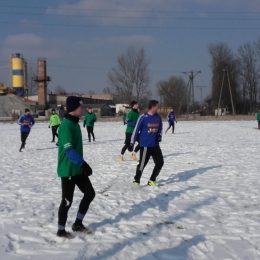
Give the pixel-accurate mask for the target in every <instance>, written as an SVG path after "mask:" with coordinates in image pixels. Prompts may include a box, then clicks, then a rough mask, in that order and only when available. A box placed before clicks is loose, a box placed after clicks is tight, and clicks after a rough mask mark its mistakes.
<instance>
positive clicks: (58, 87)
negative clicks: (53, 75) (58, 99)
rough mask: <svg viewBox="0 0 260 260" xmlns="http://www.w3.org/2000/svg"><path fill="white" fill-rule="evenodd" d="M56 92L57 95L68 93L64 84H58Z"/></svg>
mask: <svg viewBox="0 0 260 260" xmlns="http://www.w3.org/2000/svg"><path fill="white" fill-rule="evenodd" d="M54 93H55V94H56V95H65V94H66V93H67V91H66V89H65V88H63V87H62V86H57V87H55V88H54Z"/></svg>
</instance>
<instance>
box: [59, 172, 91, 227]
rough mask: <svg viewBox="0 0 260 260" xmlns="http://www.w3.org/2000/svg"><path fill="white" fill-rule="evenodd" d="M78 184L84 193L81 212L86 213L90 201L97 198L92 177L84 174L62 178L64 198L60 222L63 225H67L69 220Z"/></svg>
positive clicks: (60, 208) (60, 210) (80, 205)
mask: <svg viewBox="0 0 260 260" xmlns="http://www.w3.org/2000/svg"><path fill="white" fill-rule="evenodd" d="M76 185H77V186H78V188H79V189H80V191H81V192H82V193H83V194H84V196H83V198H82V200H81V202H80V204H79V210H78V211H79V213H81V214H83V215H85V214H86V213H87V211H88V208H89V205H90V203H91V202H92V200H93V199H94V198H95V190H94V188H93V186H92V184H91V182H90V179H89V178H88V177H87V176H85V175H84V174H79V175H76V176H73V177H63V178H61V189H62V199H61V204H60V207H59V213H58V224H59V225H61V226H65V224H66V222H67V217H68V211H69V208H70V207H71V204H72V201H73V194H74V190H75V186H76Z"/></svg>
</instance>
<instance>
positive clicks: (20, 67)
mask: <svg viewBox="0 0 260 260" xmlns="http://www.w3.org/2000/svg"><path fill="white" fill-rule="evenodd" d="M10 66H11V85H12V88H7V87H6V86H5V85H3V84H2V85H1V86H0V120H10V119H13V120H15V119H17V118H18V117H19V116H20V115H21V114H22V113H24V109H25V108H29V109H30V110H31V113H32V115H34V116H35V117H43V118H46V117H47V118H48V117H49V115H50V114H51V112H50V111H51V109H52V108H55V109H56V110H57V111H58V113H59V114H60V117H61V118H62V117H63V115H64V113H65V111H66V99H67V96H68V95H56V94H47V86H48V83H49V82H50V81H51V77H50V76H47V63H46V59H44V58H40V59H38V60H37V76H36V77H34V78H33V81H34V82H35V84H36V85H37V88H38V94H37V95H33V96H28V92H27V91H28V86H27V62H26V60H25V59H24V58H23V56H22V54H20V53H16V54H12V55H11V61H10ZM26 94H27V95H26ZM25 96H27V98H25ZM78 96H80V97H81V98H82V100H83V103H84V105H83V106H84V107H85V108H86V109H87V108H88V107H92V108H93V110H94V112H95V113H96V114H97V116H98V117H101V116H102V117H103V116H104V117H106V116H115V115H116V106H115V104H114V102H113V95H111V94H93V95H78Z"/></svg>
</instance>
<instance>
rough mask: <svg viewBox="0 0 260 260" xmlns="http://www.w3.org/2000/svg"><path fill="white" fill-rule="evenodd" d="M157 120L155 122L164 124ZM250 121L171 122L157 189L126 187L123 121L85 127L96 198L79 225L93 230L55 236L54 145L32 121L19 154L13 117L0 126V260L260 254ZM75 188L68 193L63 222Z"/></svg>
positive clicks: (130, 168)
mask: <svg viewBox="0 0 260 260" xmlns="http://www.w3.org/2000/svg"><path fill="white" fill-rule="evenodd" d="M166 126H167V124H166V123H164V128H165V127H166ZM256 126H257V122H256V121H229V122H181V121H180V122H178V124H177V126H176V134H174V135H172V134H171V133H170V132H168V133H167V135H164V136H163V141H162V143H161V148H162V151H163V154H164V158H165V165H164V167H163V169H162V172H161V174H160V175H159V178H158V180H157V181H158V182H157V183H158V186H157V187H148V186H146V183H147V181H148V178H149V176H150V172H151V170H152V168H153V165H154V164H153V161H152V160H151V161H150V162H149V164H148V165H147V167H146V168H145V171H144V173H143V178H142V183H141V184H142V185H141V186H142V187H141V188H140V189H138V190H133V189H132V181H133V177H134V173H135V168H136V164H137V163H136V162H135V161H133V160H132V159H131V158H130V157H129V153H128V152H127V153H126V156H125V158H126V162H124V163H121V162H119V160H118V155H119V154H120V151H121V148H122V146H123V143H124V130H125V127H124V126H123V124H122V123H121V122H119V123H99V122H97V123H96V125H95V128H94V130H95V134H96V142H95V143H88V142H87V133H86V130H85V129H83V128H82V131H83V139H84V154H85V159H86V161H87V162H88V163H89V164H90V165H91V166H92V168H93V175H92V176H91V181H92V183H93V186H94V188H95V190H96V198H95V200H94V201H93V203H92V204H91V206H90V210H89V212H88V214H87V216H86V218H85V221H84V223H85V224H86V225H89V226H90V227H91V228H92V229H93V230H94V231H95V235H93V236H80V235H77V236H76V238H75V239H72V240H66V241H63V240H62V239H61V238H58V237H56V231H57V212H58V207H59V203H60V199H61V189H60V179H59V178H58V177H57V174H56V164H57V147H56V146H55V144H53V143H50V141H51V131H50V129H48V124H47V123H36V125H35V126H34V127H33V129H32V132H31V134H30V136H29V138H28V140H27V145H26V151H25V152H23V153H19V152H18V150H19V146H20V135H19V126H18V125H17V124H9V123H8V124H0V133H1V149H0V158H1V163H0V167H1V173H0V187H1V188H0V224H1V225H0V259H9V260H13V259H19V260H20V259H37V260H40V259H42V260H46V259H58V260H61V259H62V260H63V259H77V260H80V259H92V260H100V259H120V260H121V259H122V260H127V259H139V260H155V259H168V260H174V259H178V260H180V259H216V260H220V259H236V260H237V259H260V205H259V203H260V171H259V169H260V166H259V164H260V159H259V158H260V157H259V151H260V131H259V130H257V129H256ZM81 197H82V195H81V193H80V191H79V190H78V189H76V191H75V197H74V202H73V205H72V207H71V209H70V211H69V218H68V223H67V230H68V231H70V230H71V225H72V223H73V222H74V219H75V216H76V212H77V209H78V205H79V201H80V199H81Z"/></svg>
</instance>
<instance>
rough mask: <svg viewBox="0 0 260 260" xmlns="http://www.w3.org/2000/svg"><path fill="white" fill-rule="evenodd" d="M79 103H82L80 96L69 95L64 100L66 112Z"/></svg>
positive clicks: (73, 108)
mask: <svg viewBox="0 0 260 260" xmlns="http://www.w3.org/2000/svg"><path fill="white" fill-rule="evenodd" d="M80 105H83V101H82V99H81V98H80V97H75V96H69V97H67V100H66V108H67V113H70V112H72V111H74V110H76V109H77V108H78V107H79V106H80Z"/></svg>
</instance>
